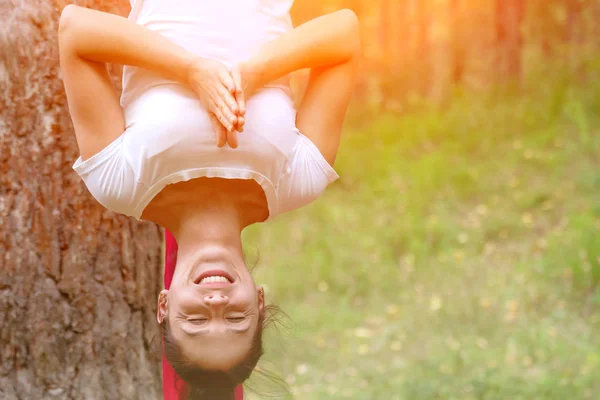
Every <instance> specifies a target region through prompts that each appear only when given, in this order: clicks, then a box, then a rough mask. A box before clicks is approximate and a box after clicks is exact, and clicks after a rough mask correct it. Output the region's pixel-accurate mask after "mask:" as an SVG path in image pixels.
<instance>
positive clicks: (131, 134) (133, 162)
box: [73, 0, 338, 219]
mask: <svg viewBox="0 0 600 400" xmlns="http://www.w3.org/2000/svg"><path fill="white" fill-rule="evenodd" d="M292 2H293V0H134V2H133V0H132V11H131V14H130V16H129V18H130V19H131V20H133V21H135V22H136V23H137V24H139V25H142V26H144V27H146V28H148V29H150V30H153V31H156V32H158V33H160V34H161V35H163V36H165V37H167V38H168V39H169V40H171V41H173V42H175V43H177V44H179V45H180V46H182V47H184V48H186V49H187V50H189V51H192V52H194V53H196V54H198V55H201V56H203V57H207V58H214V59H217V60H219V61H221V62H223V63H224V64H225V65H227V66H228V67H231V66H233V65H235V64H236V63H237V62H239V61H241V60H244V59H246V58H249V57H250V56H251V55H252V54H253V52H254V51H256V50H257V49H258V48H259V47H260V46H261V45H263V44H264V43H266V42H268V41H270V40H273V39H275V38H277V37H278V36H280V35H282V34H284V33H286V32H288V31H289V30H290V29H292V25H291V20H290V16H289V9H290V7H291V5H292ZM121 106H122V107H123V111H124V116H125V123H126V130H125V132H124V133H123V134H122V135H121V136H120V137H119V138H118V139H116V140H115V141H114V142H113V143H111V144H110V145H109V146H107V147H106V148H105V149H103V150H102V151H101V152H99V153H98V154H96V155H94V156H93V157H91V158H89V159H87V160H85V161H82V160H81V158H79V159H78V160H77V162H76V163H75V165H74V166H73V168H74V169H75V170H76V171H77V173H78V174H79V175H80V176H81V177H82V179H83V180H84V182H85V183H86V185H87V187H88V189H89V190H90V192H91V193H92V195H93V196H94V197H95V198H96V199H97V200H98V201H99V202H100V203H101V204H103V205H104V206H105V207H106V208H108V209H110V210H113V211H115V212H119V213H122V214H126V215H130V216H133V217H135V218H138V219H139V218H140V216H141V215H142V212H143V210H144V209H145V208H146V206H147V205H148V203H150V201H151V200H152V199H153V198H154V196H156V195H157V194H158V193H159V192H160V191H161V190H162V189H163V188H164V187H165V186H166V185H168V184H173V183H177V182H181V181H186V180H189V179H194V178H199V177H219V178H230V179H254V180H255V181H256V182H258V183H259V184H260V185H261V187H262V188H263V190H264V192H265V195H266V198H267V202H268V208H269V218H272V217H273V216H275V215H277V214H279V213H282V212H285V211H290V210H293V209H295V208H298V207H302V206H304V205H306V204H308V203H309V202H311V201H313V200H314V199H316V198H317V197H318V196H319V195H320V194H321V193H322V192H323V190H325V188H326V187H327V185H328V184H329V183H331V182H332V181H334V180H335V179H337V178H338V176H337V174H336V173H335V171H334V170H333V168H331V166H330V165H329V164H328V163H327V161H326V160H325V159H324V158H323V156H322V155H321V153H320V152H319V150H318V149H317V148H316V146H315V145H314V144H313V143H312V142H311V141H310V140H309V139H308V138H307V137H305V136H304V135H302V134H301V133H300V132H299V131H298V129H297V128H296V126H295V121H296V111H295V109H294V103H293V100H292V98H291V95H290V91H289V85H288V84H287V83H286V80H282V81H278V82H275V83H273V84H271V85H269V87H267V88H265V89H263V90H261V91H259V92H258V93H257V94H256V95H255V96H253V97H252V98H250V99H249V101H248V103H247V107H246V116H245V120H246V122H245V126H244V132H243V133H240V134H239V135H238V138H239V139H238V141H239V146H238V148H237V149H231V148H229V147H228V146H225V147H223V148H218V147H217V146H216V140H215V136H214V133H213V130H212V125H211V124H210V120H209V118H208V113H207V112H206V110H205V109H204V108H203V107H202V105H201V104H200V102H199V100H198V98H197V97H196V95H195V94H194V93H193V92H192V91H191V90H190V89H189V88H187V87H186V86H184V85H181V84H179V83H176V82H173V81H169V80H166V79H164V78H162V77H160V76H158V75H156V74H154V73H152V72H150V71H147V70H143V69H140V68H136V67H125V69H124V74H123V94H122V97H121Z"/></svg>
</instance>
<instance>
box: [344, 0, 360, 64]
mask: <svg viewBox="0 0 600 400" xmlns="http://www.w3.org/2000/svg"><path fill="white" fill-rule="evenodd" d="M338 14H339V18H340V25H341V26H342V27H343V31H344V32H345V36H346V43H347V44H348V55H349V58H354V57H357V56H359V55H360V54H361V47H362V46H361V40H360V22H359V20H358V17H357V16H356V13H355V12H354V11H352V10H350V9H343V10H340V11H338Z"/></svg>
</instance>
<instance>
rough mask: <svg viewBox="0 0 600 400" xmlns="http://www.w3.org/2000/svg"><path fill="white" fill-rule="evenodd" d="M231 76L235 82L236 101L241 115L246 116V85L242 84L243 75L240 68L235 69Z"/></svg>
mask: <svg viewBox="0 0 600 400" xmlns="http://www.w3.org/2000/svg"><path fill="white" fill-rule="evenodd" d="M231 76H232V77H233V80H234V82H235V88H236V91H235V100H236V102H237V104H238V107H239V114H240V115H244V114H245V113H246V100H245V99H244V90H243V87H244V83H243V82H242V74H241V73H240V70H239V69H238V68H234V69H233V70H232V71H231Z"/></svg>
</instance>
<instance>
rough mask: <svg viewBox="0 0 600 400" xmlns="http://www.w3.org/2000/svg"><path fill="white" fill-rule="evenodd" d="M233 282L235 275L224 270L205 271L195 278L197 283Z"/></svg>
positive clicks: (228, 283)
mask: <svg viewBox="0 0 600 400" xmlns="http://www.w3.org/2000/svg"><path fill="white" fill-rule="evenodd" d="M233 282H235V280H234V279H233V277H232V276H231V275H230V274H228V273H227V272H225V271H223V270H210V271H205V272H203V273H202V274H200V276H198V277H197V278H196V279H194V283H195V284H196V285H210V286H228V285H231V284H232V283H233Z"/></svg>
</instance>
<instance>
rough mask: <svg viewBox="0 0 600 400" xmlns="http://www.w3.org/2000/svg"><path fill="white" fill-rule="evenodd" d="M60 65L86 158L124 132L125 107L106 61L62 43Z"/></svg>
mask: <svg viewBox="0 0 600 400" xmlns="http://www.w3.org/2000/svg"><path fill="white" fill-rule="evenodd" d="M60 66H61V72H62V76H63V83H64V85H65V91H66V94H67V101H68V104H69V112H70V114H71V119H72V120H73V127H74V129H75V136H76V137H77V145H78V146H79V153H80V155H81V157H82V159H83V160H86V159H88V158H90V157H91V156H93V155H94V154H96V153H98V152H99V151H100V150H102V149H103V148H105V147H106V146H107V145H109V144H110V143H111V142H112V141H114V140H115V139H116V138H118V137H119V136H120V135H121V134H122V133H123V131H124V130H125V121H124V118H123V110H122V109H121V106H120V103H119V96H118V94H117V91H116V90H115V88H114V86H113V84H112V81H111V79H110V76H109V74H108V71H107V69H106V65H105V64H103V63H97V62H93V61H87V60H84V59H82V58H80V57H79V56H78V55H77V54H76V53H75V52H74V51H72V49H70V48H69V44H68V43H61V44H60Z"/></svg>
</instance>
